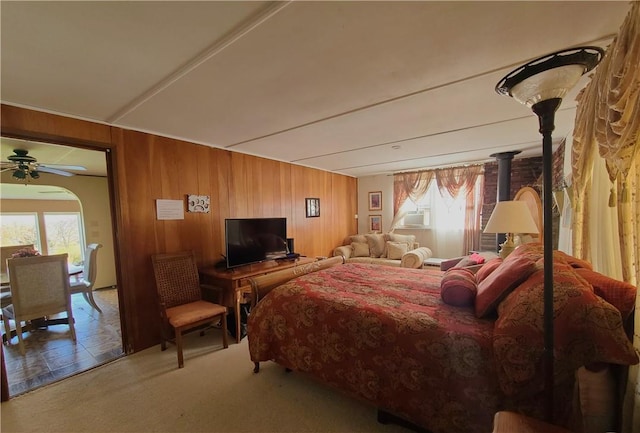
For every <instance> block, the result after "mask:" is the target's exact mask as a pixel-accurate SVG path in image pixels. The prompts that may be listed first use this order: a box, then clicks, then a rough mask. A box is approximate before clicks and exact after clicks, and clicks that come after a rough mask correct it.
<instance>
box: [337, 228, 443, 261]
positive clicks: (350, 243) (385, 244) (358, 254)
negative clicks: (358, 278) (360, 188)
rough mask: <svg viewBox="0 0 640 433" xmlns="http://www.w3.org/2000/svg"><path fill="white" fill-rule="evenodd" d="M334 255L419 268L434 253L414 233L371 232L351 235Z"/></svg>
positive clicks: (354, 259) (347, 259)
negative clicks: (419, 241)
mask: <svg viewBox="0 0 640 433" xmlns="http://www.w3.org/2000/svg"><path fill="white" fill-rule="evenodd" d="M333 256H343V257H344V258H345V260H346V261H347V262H355V263H373V264H380V265H385V266H400V267H403V268H414V269H419V268H422V265H423V263H424V261H425V260H426V259H428V258H429V257H431V256H432V252H431V250H430V249H429V248H427V247H421V246H420V245H419V244H418V243H417V242H416V238H415V236H413V235H397V234H395V233H369V234H366V235H352V236H347V237H346V238H344V240H343V241H342V245H340V246H338V247H337V248H335V249H334V250H333Z"/></svg>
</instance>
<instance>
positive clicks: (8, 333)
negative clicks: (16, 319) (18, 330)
mask: <svg viewBox="0 0 640 433" xmlns="http://www.w3.org/2000/svg"><path fill="white" fill-rule="evenodd" d="M2 321H3V322H4V335H5V337H6V338H7V343H8V344H9V345H11V324H10V322H9V318H8V317H7V315H6V314H2Z"/></svg>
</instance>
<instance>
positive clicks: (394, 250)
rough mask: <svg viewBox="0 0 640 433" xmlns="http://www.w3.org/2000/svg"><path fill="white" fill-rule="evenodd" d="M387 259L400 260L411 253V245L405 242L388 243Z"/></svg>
mask: <svg viewBox="0 0 640 433" xmlns="http://www.w3.org/2000/svg"><path fill="white" fill-rule="evenodd" d="M385 248H386V251H387V258H388V259H393V260H400V259H402V256H403V255H405V254H406V252H407V251H409V245H407V244H406V243H404V242H391V241H387V245H386V247H385Z"/></svg>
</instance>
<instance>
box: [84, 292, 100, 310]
mask: <svg viewBox="0 0 640 433" xmlns="http://www.w3.org/2000/svg"><path fill="white" fill-rule="evenodd" d="M82 296H84V300H85V301H87V303H88V304H89V305H91V307H93V308H94V309H96V310H98V313H102V310H101V309H100V307H98V304H96V300H95V299H93V290H91V291H90V292H82Z"/></svg>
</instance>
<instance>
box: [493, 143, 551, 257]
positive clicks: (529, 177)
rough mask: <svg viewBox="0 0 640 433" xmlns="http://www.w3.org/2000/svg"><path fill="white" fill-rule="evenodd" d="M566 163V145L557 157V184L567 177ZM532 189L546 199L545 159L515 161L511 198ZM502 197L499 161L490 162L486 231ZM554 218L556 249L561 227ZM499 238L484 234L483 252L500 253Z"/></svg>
mask: <svg viewBox="0 0 640 433" xmlns="http://www.w3.org/2000/svg"><path fill="white" fill-rule="evenodd" d="M563 164H564V143H563V144H562V145H560V147H559V148H558V150H557V151H556V152H554V155H553V175H552V177H553V184H554V185H559V184H560V182H561V179H562V177H563V173H562V168H563ZM524 186H530V187H532V188H534V189H535V190H536V191H538V193H539V194H540V197H541V199H542V157H535V158H520V159H513V160H512V161H511V187H510V190H509V198H510V199H513V197H514V196H515V194H516V192H517V191H518V190H519V189H520V188H522V187H524ZM497 197H498V162H497V161H495V162H490V163H487V164H485V166H484V203H483V206H482V229H483V230H484V227H485V226H486V225H487V221H489V217H490V216H491V212H493V208H494V207H495V205H496V201H497ZM553 216H554V218H553V238H554V242H553V245H554V248H557V246H558V224H559V220H560V218H559V215H558V213H557V212H555V211H554V215H553ZM496 238H497V235H495V234H493V233H486V234H485V233H483V234H482V236H481V239H480V249H481V250H482V251H497V250H498V249H499V246H498V244H497V241H496Z"/></svg>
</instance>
